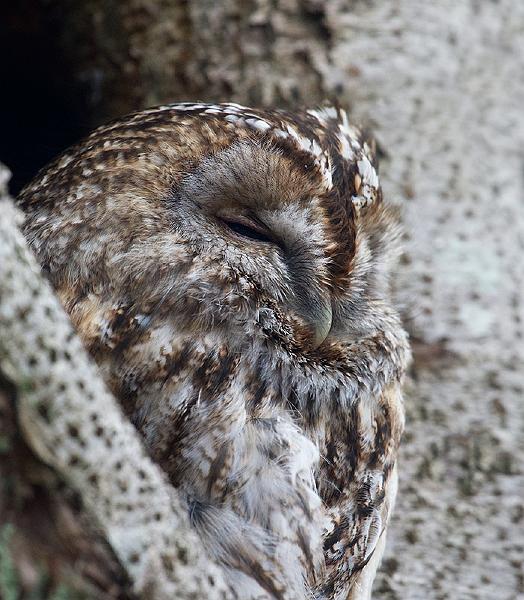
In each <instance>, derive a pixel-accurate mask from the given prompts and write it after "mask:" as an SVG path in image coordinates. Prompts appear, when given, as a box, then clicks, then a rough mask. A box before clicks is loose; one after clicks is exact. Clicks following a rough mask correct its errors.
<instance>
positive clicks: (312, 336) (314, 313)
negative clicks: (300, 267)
mask: <svg viewBox="0 0 524 600" xmlns="http://www.w3.org/2000/svg"><path fill="white" fill-rule="evenodd" d="M295 309H296V310H297V312H298V314H299V315H300V316H301V317H302V319H304V321H305V324H306V326H307V329H308V331H309V335H308V337H307V348H308V350H316V349H317V348H318V347H319V346H320V345H321V344H322V342H323V341H324V340H325V339H326V338H327V336H328V335H329V332H330V331H331V325H332V322H333V311H332V308H331V300H330V299H329V298H328V297H326V296H325V295H324V294H320V293H318V292H317V293H315V292H313V291H312V290H311V289H309V290H308V291H307V292H306V293H304V292H303V293H302V294H301V295H300V301H299V302H297V303H296V304H295Z"/></svg>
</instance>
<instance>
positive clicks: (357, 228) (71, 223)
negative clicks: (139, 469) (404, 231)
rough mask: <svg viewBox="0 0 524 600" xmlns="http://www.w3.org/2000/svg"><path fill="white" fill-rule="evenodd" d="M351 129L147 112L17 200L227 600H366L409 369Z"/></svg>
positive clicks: (370, 187)
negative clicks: (216, 568) (215, 567)
mask: <svg viewBox="0 0 524 600" xmlns="http://www.w3.org/2000/svg"><path fill="white" fill-rule="evenodd" d="M374 162H375V159H374V145H373V143H372V141H371V140H368V139H367V138H366V136H365V135H364V134H363V133H362V132H361V131H360V130H359V129H358V128H356V127H355V126H353V125H352V124H350V123H349V121H348V118H347V115H346V113H345V112H344V111H342V110H340V109H335V108H331V107H328V108H323V109H319V110H309V111H304V112H295V113H290V112H284V111H277V110H275V111H266V110H264V111H262V110H256V109H249V108H245V107H242V106H239V105H237V104H218V105H208V104H175V105H171V106H161V107H159V108H154V109H151V110H146V111H144V112H141V113H138V114H135V115H131V116H129V117H127V118H124V119H122V120H119V121H116V122H113V123H111V124H109V125H107V126H105V127H102V128H100V129H98V130H96V131H95V132H94V133H92V134H91V135H90V136H89V137H87V138H86V139H85V140H84V141H83V142H81V143H80V144H79V145H77V146H75V147H74V148H72V149H71V150H69V151H68V152H67V153H66V154H64V155H63V156H61V157H60V158H58V159H57V160H56V161H55V162H54V163H53V164H51V165H50V166H49V167H48V168H47V169H46V170H44V171H43V172H41V173H40V174H39V175H38V177H37V178H36V179H35V180H34V181H33V182H32V183H31V184H29V185H28V186H27V187H26V188H25V189H24V190H23V191H22V193H21V195H20V199H19V202H20V204H21V206H22V208H23V209H24V211H25V213H26V223H25V234H26V236H27V238H28V240H29V241H30V243H31V246H32V248H33V249H34V251H35V253H36V254H37V256H38V258H39V260H40V263H41V264H42V266H43V268H44V271H45V272H46V274H47V275H48V277H49V278H50V280H51V282H52V283H53V285H54V287H55V289H56V290H57V292H58V294H59V297H60V299H61V301H62V302H63V305H64V307H65V308H66V310H67V311H68V313H69V314H70V316H71V319H72V321H73V324H74V325H75V327H76V329H77V330H78V332H79V333H80V335H81V337H82V339H83V341H84V343H85V345H86V346H87V347H88V349H89V351H90V352H91V353H92V355H93V356H94V358H95V359H96V361H97V363H98V365H99V366H100V369H101V372H102V374H103V376H104V378H105V379H106V381H107V383H108V385H109V386H110V388H111V390H112V391H113V392H114V394H115V395H116V397H117V398H118V399H119V401H120V402H121V405H122V407H123V410H124V411H125V413H126V414H127V415H128V416H129V418H130V419H131V420H132V422H133V423H134V424H135V426H136V427H137V429H138V430H139V431H140V432H141V434H142V436H143V438H144V440H145V444H146V445H147V447H148V448H149V451H150V453H151V455H152V456H153V457H154V459H155V460H156V461H158V463H159V464H160V465H161V466H162V468H163V469H164V470H165V471H166V473H167V474H168V476H169V478H170V480H171V482H172V483H173V485H174V486H175V487H176V488H177V489H178V491H179V493H180V495H181V497H182V498H184V500H185V501H187V507H188V514H189V518H190V519H191V523H192V524H193V525H194V527H195V528H196V529H197V530H198V532H199V534H200V535H201V537H202V538H203V539H204V540H205V544H206V546H207V548H208V550H209V553H210V555H212V556H213V557H214V559H215V560H216V561H217V562H218V563H220V564H221V565H222V567H223V569H224V571H225V572H226V574H227V576H228V578H229V580H230V581H231V582H232V589H233V590H234V594H235V597H237V598H242V599H244V598H246V599H247V598H290V599H291V598H316V599H319V600H320V599H327V598H330V599H331V598H333V599H342V598H344V599H345V598H348V597H349V598H368V597H369V594H370V587H371V583H372V580H373V577H374V574H375V571H376V568H377V565H378V563H379V561H380V556H381V554H382V550H383V546H384V539H385V530H386V526H387V522H388V518H389V515H390V513H391V510H392V505H393V502H394V498H395V493H396V470H395V460H396V454H397V449H398V444H399V439H400V436H401V433H402V428H403V408H402V399H401V394H400V384H401V380H402V376H403V373H404V370H405V366H406V362H407V360H408V358H409V349H408V343H407V338H406V334H405V333H404V331H403V329H402V326H401V323H400V320H399V317H398V315H397V313H396V311H395V309H394V308H393V306H392V301H391V292H390V284H389V272H390V269H391V266H392V264H394V263H395V260H396V257H397V250H396V246H397V240H398V237H399V235H398V226H397V217H396V213H395V211H394V210H393V209H392V208H391V207H388V206H387V205H386V204H385V203H384V202H383V199H382V193H381V189H380V187H379V183H378V178H377V173H376V170H375V166H374Z"/></svg>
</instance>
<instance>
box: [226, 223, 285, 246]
mask: <svg viewBox="0 0 524 600" xmlns="http://www.w3.org/2000/svg"><path fill="white" fill-rule="evenodd" d="M221 221H222V223H224V225H225V226H226V227H227V228H228V229H230V230H231V231H233V232H234V233H235V234H237V235H241V236H242V237H245V238H248V239H250V240H255V241H257V242H265V243H269V244H271V243H274V240H273V238H272V237H271V235H270V234H269V232H268V231H266V229H265V228H264V227H263V226H262V225H259V224H258V223H255V222H253V221H251V220H248V219H244V218H241V217H238V218H222V219H221Z"/></svg>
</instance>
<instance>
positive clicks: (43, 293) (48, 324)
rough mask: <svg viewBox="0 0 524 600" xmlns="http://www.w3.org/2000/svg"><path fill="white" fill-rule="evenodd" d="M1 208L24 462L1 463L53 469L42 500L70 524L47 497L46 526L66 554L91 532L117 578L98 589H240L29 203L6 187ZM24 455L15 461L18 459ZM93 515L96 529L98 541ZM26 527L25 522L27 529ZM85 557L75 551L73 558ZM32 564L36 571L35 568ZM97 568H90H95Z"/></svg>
mask: <svg viewBox="0 0 524 600" xmlns="http://www.w3.org/2000/svg"><path fill="white" fill-rule="evenodd" d="M0 212H1V214H2V220H1V221H0V370H1V373H2V386H1V387H0V393H2V398H1V400H2V405H3V407H4V411H3V413H4V417H5V420H6V427H5V428H4V427H3V428H2V431H4V429H5V430H6V433H7V435H9V437H5V438H4V446H6V444H7V448H6V451H7V452H9V451H10V443H11V441H13V442H14V444H15V445H14V447H13V448H12V450H11V453H12V460H13V463H14V464H11V465H10V464H9V462H7V464H6V465H2V467H3V468H2V471H3V472H2V475H4V477H9V476H10V475H11V476H14V477H15V478H16V481H17V482H19V483H24V479H25V477H24V472H25V471H26V470H27V469H30V468H31V466H33V465H34V467H35V469H36V470H37V472H38V476H39V477H40V478H41V480H42V481H41V482H40V484H41V487H42V490H41V494H40V498H37V501H38V500H40V501H43V502H44V503H45V504H49V505H50V506H53V508H55V506H54V504H53V501H56V508H57V514H55V515H53V516H55V518H56V517H63V518H64V522H63V523H62V524H60V523H59V522H55V521H54V520H52V519H50V520H49V521H48V518H49V516H48V515H43V514H42V513H41V507H38V506H36V505H34V506H33V508H34V509H35V510H37V511H38V512H39V513H40V518H43V519H44V522H43V523H42V525H43V526H44V528H45V527H46V526H47V527H49V528H51V529H52V530H53V533H56V535H57V537H58V541H57V543H56V545H55V547H51V549H50V551H51V555H52V558H54V559H55V560H56V558H58V557H59V555H60V552H61V550H62V549H61V548H60V541H61V540H60V537H63V538H64V539H65V540H66V542H67V543H68V544H72V543H73V542H74V543H76V544H77V545H78V544H80V545H81V544H82V542H83V543H84V544H87V549H86V552H84V554H86V558H88V559H89V567H90V568H91V569H98V570H100V571H102V572H101V573H94V574H93V575H94V577H91V579H93V578H94V579H95V581H96V578H99V579H101V581H100V582H99V583H102V584H105V587H106V589H102V590H99V591H98V593H97V592H96V590H88V589H86V590H85V591H86V592H87V593H89V592H90V591H91V592H92V593H93V594H94V597H95V598H96V597H101V594H104V595H111V594H113V595H116V596H117V597H118V596H120V597H121V596H122V595H128V594H127V587H128V586H127V585H126V583H127V581H126V579H127V580H128V581H129V583H130V587H131V588H132V591H133V592H134V593H136V594H137V595H138V596H139V597H142V598H152V599H159V600H169V599H171V598H174V597H176V598H181V599H187V600H189V599H194V598H210V599H212V598H216V599H219V598H225V597H230V596H231V594H230V592H228V588H227V586H226V584H225V582H224V581H223V579H222V575H221V572H220V571H219V569H218V568H217V567H216V566H215V565H214V564H213V563H212V562H211V561H210V559H209V558H208V557H207V556H206V552H205V549H204V548H203V547H202V545H201V543H200V540H199V538H198V537H197V536H196V534H195V533H194V531H193V530H192V528H191V526H190V524H189V519H188V516H187V515H188V510H187V506H183V504H182V502H181V501H180V499H179V498H178V496H177V495H176V492H175V490H174V488H172V486H171V485H170V484H169V482H168V481H167V478H166V477H165V475H164V474H163V472H162V471H161V470H160V468H159V467H158V466H157V465H156V464H154V463H153V462H152V461H151V459H150V458H149V457H148V456H147V455H146V452H145V449H144V447H143V445H142V443H141V441H140V439H139V436H138V433H137V432H136V430H135V429H134V427H133V426H132V425H131V423H130V422H129V421H128V420H127V419H126V418H125V417H124V415H123V414H122V412H121V410H120V407H119V406H118V404H117V402H116V401H115V400H114V399H113V397H112V396H111V394H110V393H109V392H108V390H107V389H106V387H105V384H104V383H103V380H102V377H101V376H100V375H99V373H98V370H97V367H96V366H95V364H94V362H93V361H92V360H91V359H90V357H89V356H88V355H87V353H86V351H85V350H84V348H83V346H82V344H81V342H80V340H79V339H78V338H77V336H76V335H75V334H74V331H73V328H72V325H71V324H70V322H69V319H68V317H67V315H66V314H65V313H64V311H63V309H62V307H61V305H60V303H59V301H58V299H57V298H56V296H55V295H54V293H53V290H52V289H51V287H50V284H49V283H48V282H47V281H46V280H45V279H44V277H43V276H42V274H41V272H40V268H39V267H38V265H37V263H36V259H35V258H34V256H33V255H32V254H31V252H30V250H29V248H28V246H27V245H26V242H25V240H24V237H23V235H22V233H21V232H20V231H19V229H18V228H17V225H18V224H19V223H20V222H21V215H20V213H19V212H18V211H17V210H16V209H15V207H14V206H13V205H12V203H11V202H10V201H9V199H7V198H4V199H2V200H1V204H0ZM6 378H7V379H6ZM13 409H14V410H13ZM13 412H16V416H17V424H16V426H14V420H13V418H12V413H13ZM9 430H11V432H9ZM19 434H21V435H19ZM3 435H4V436H5V435H6V434H5V433H3ZM20 438H23V439H20ZM29 449H30V450H31V453H30V452H28V451H29ZM34 455H36V456H37V457H38V458H39V459H40V461H41V462H38V461H36V460H35V456H34ZM41 463H45V464H46V465H48V466H49V467H51V469H46V468H44V466H43V465H42V464H41ZM13 466H14V467H15V469H12V468H10V467H13ZM20 469H22V472H21V471H20ZM10 471H13V472H12V473H11V472H10ZM33 475H34V474H33V473H30V474H29V476H28V477H27V480H26V481H25V483H26V484H34V485H33V489H32V490H31V492H32V493H33V494H36V488H35V484H36V481H35V480H34V479H33ZM60 482H63V483H65V484H66V485H67V486H68V492H76V494H77V498H78V499H80V500H81V509H80V510H77V512H78V513H79V515H78V519H79V522H78V523H75V522H73V523H68V521H67V519H70V520H72V521H75V520H76V515H75V514H74V510H73V507H72V506H71V501H72V500H73V499H72V498H71V497H68V496H67V494H65V493H63V494H61V493H60V492H59V489H58V488H59V484H60ZM4 494H5V498H2V499H3V500H4V502H6V501H7V502H6V504H7V507H6V508H7V510H8V511H9V508H11V511H10V512H11V513H12V514H13V516H14V517H15V518H17V517H19V516H20V515H19V513H18V511H17V510H16V507H14V506H13V499H12V498H11V499H10V498H9V496H8V495H7V494H6V493H5V491H4ZM4 494H2V496H4ZM42 496H43V497H42ZM9 504H11V507H9ZM67 511H69V512H68V514H66V512H67ZM46 517H47V518H46ZM86 517H89V519H90V522H89V523H88V522H87V521H86ZM5 521H6V522H4V523H3V525H2V534H3V543H4V546H5V547H4V550H3V554H4V560H3V567H4V571H5V572H7V573H8V578H9V581H7V582H6V581H4V582H2V580H1V579H0V586H3V588H4V589H2V590H1V591H2V595H3V596H4V597H5V596H8V597H9V596H11V597H12V598H18V597H19V595H20V592H21V591H22V590H23V584H21V583H20V584H19V582H18V579H19V577H20V576H23V575H24V574H23V573H20V570H21V569H20V565H21V564H22V561H23V558H22V557H19V558H18V560H17V561H16V563H17V566H18V573H16V571H15V568H14V564H15V561H14V560H13V559H11V557H10V553H9V549H11V548H12V540H11V538H12V536H13V535H14V532H15V528H14V525H13V524H12V523H9V522H8V521H7V519H6V520H5ZM61 525H62V526H65V528H66V531H62V527H61ZM82 525H84V526H86V529H87V530H88V531H89V530H90V531H91V534H92V535H91V538H92V539H93V542H94V545H93V546H92V545H91V544H90V543H89V542H90V540H89V535H87V532H86V531H85V530H84V529H83V528H82ZM74 526H76V528H77V531H75V530H74ZM34 533H35V532H33V536H34ZM27 534H28V525H27V524H25V525H24V526H23V527H22V535H21V536H20V537H21V541H22V540H23V537H24V536H25V535H27ZM82 538H84V539H82ZM97 538H98V539H97ZM44 541H45V542H46V543H47V544H50V543H51V542H52V537H51V535H50V532H45V535H44ZM25 550H27V548H25ZM97 551H98V554H97ZM15 552H16V550H15ZM79 553H80V552H79ZM113 553H114V556H113ZM75 558H77V557H75V556H73V555H72V552H70V551H67V552H66V556H65V558H64V561H63V562H64V566H63V569H62V570H64V571H65V570H66V568H65V567H66V566H70V565H69V564H67V563H72V562H73V561H74V559H75ZM115 558H116V559H118V562H119V563H120V565H121V568H120V567H119V565H118V562H117V560H115ZM44 560H45V559H44ZM107 560H109V564H106V563H105V561H107ZM46 562H47V561H46ZM0 564H2V563H0ZM29 568H30V567H29ZM4 574H5V573H4ZM25 575H26V582H27V579H29V576H28V575H27V574H25ZM89 575H90V574H89V573H86V574H84V576H87V577H86V578H89ZM37 579H38V578H37ZM119 579H120V581H121V583H120V582H119ZM82 583H83V582H82ZM92 583H95V582H92ZM37 584H39V582H37ZM29 585H30V582H29ZM63 585H64V584H63V582H62V589H66V588H64V587H63ZM0 589H1V588H0ZM33 592H34V590H33ZM54 592H55V593H56V590H54Z"/></svg>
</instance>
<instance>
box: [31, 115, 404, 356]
mask: <svg viewBox="0 0 524 600" xmlns="http://www.w3.org/2000/svg"><path fill="white" fill-rule="evenodd" d="M372 161H373V152H372V148H371V146H370V144H369V143H368V142H367V141H366V139H365V137H364V136H363V135H362V133H361V132H360V131H359V130H357V129H356V128H354V127H352V126H350V125H349V123H348V120H347V117H346V115H345V113H344V112H343V111H340V110H335V109H332V108H327V109H324V110H321V111H309V112H305V113H302V114H299V115H298V118H297V115H296V114H293V115H292V116H291V115H288V114H287V113H285V112H279V111H273V112H267V111H264V112H261V111H255V110H251V109H244V108H242V107H238V105H232V104H226V105H216V106H214V105H191V104H186V105H184V104H183V105H174V106H172V107H161V108H159V109H153V110H151V111H146V112H144V113H140V114H139V115H135V116H133V117H130V118H128V119H127V120H124V121H121V122H116V123H114V124H112V125H109V126H107V127H105V128H101V129H99V130H97V131H96V132H94V133H93V134H92V135H91V136H90V137H89V138H87V140H86V141H85V142H84V143H83V144H82V146H79V147H77V148H74V149H73V150H72V151H70V152H69V153H68V154H66V155H64V156H63V157H62V158H61V159H59V160H58V161H57V162H56V163H55V165H54V166H53V167H52V168H51V170H50V171H51V174H50V175H48V176H47V178H44V179H43V180H41V181H40V182H37V183H36V184H34V185H33V186H32V187H30V188H29V189H28V190H26V191H25V192H24V193H23V194H22V200H23V198H24V195H25V196H27V197H28V196H31V198H32V201H31V202H30V203H29V205H28V206H27V207H26V211H27V212H29V213H30V212H31V210H32V209H36V210H38V216H37V217H36V218H35V219H34V220H33V221H31V222H30V225H29V237H30V239H31V241H32V242H33V245H34V247H35V249H36V250H37V252H39V251H41V252H43V254H44V255H45V256H44V263H46V264H48V269H49V272H50V273H51V277H52V279H53V280H54V283H55V285H56V286H57V287H58V288H59V289H62V290H63V291H62V295H63V299H64V301H65V303H66V306H67V305H68V303H71V302H74V304H75V306H72V307H71V308H72V309H73V315H74V312H75V310H76V311H77V312H78V314H79V318H78V319H77V325H81V323H80V321H81V320H82V319H83V317H81V316H80V313H82V312H85V311H88V312H89V314H90V317H92V316H93V313H94V312H96V313H100V314H99V319H98V320H99V322H100V323H106V325H105V328H106V329H107V330H110V329H111V323H110V321H111V315H110V314H107V313H108V312H111V311H112V310H115V309H116V307H118V306H120V307H122V306H126V307H130V309H126V310H130V311H131V313H132V314H133V315H134V317H133V318H134V319H135V321H136V326H137V327H138V326H139V324H140V323H143V324H144V323H148V322H149V320H150V319H151V318H152V315H153V314H159V313H162V312H163V311H164V310H167V309H168V308H169V310H170V311H171V314H172V318H173V319H174V320H175V321H176V323H177V327H178V328H179V330H187V331H188V332H191V333H195V331H197V330H200V331H204V332H206V331H209V330H210V329H214V328H215V329H219V330H221V331H222V333H223V334H224V335H226V336H228V337H234V338H235V339H236V340H238V339H239V335H240V336H243V335H245V332H246V329H247V330H249V331H250V332H252V334H253V335H254V336H255V337H258V338H260V339H264V340H266V342H267V343H270V344H277V345H278V346H280V347H282V348H283V349H285V350H286V349H287V350H289V351H291V352H293V353H302V354H306V355H310V356H316V355H318V352H319V348H325V349H328V350H329V349H330V348H331V349H332V347H333V344H334V343H343V342H344V341H351V340H353V339H354V338H355V337H358V336H360V335H362V333H363V332H369V331H370V330H373V328H376V327H378V326H379V323H378V322H377V315H379V314H380V311H377V310H374V307H373V306H372V305H373V303H375V304H376V303H377V302H378V303H380V302H382V301H383V300H384V295H385V294H386V289H387V284H386V279H387V277H386V276H385V274H384V271H385V268H384V264H385V263H387V262H388V259H389V258H390V255H391V253H392V252H391V245H392V241H393V239H394V238H395V231H394V223H395V219H392V218H391V212H390V211H389V212H388V210H389V209H386V208H384V206H383V204H382V199H381V193H380V189H379V186H378V179H377V175H376V172H375V169H374V167H373V165H372ZM50 179H52V182H53V187H52V190H51V193H50V186H49V185H48V183H49V180H50ZM42 196H45V198H41V197H42ZM36 197H40V199H39V201H38V202H39V203H38V205H37V203H36ZM64 197H65V198H64ZM46 208H48V210H46ZM102 289H103V295H104V298H103V300H102V294H100V290H102ZM79 298H80V299H79ZM370 300H372V302H371V303H370ZM86 302H87V305H85V306H84V303H86ZM90 323H91V324H90V328H91V329H92V331H86V335H87V336H88V337H89V336H90V337H100V335H102V336H103V333H102V334H101V331H100V329H104V326H102V325H101V326H100V327H99V328H98V330H95V329H96V328H93V327H92V320H91V321H90Z"/></svg>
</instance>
